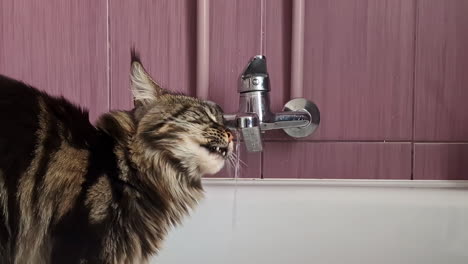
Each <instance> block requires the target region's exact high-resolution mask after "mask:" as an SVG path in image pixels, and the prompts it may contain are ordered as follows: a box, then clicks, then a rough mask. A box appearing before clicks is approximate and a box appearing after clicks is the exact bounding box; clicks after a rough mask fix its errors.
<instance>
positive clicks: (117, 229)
mask: <svg viewBox="0 0 468 264" xmlns="http://www.w3.org/2000/svg"><path fill="white" fill-rule="evenodd" d="M131 68H132V69H131V86H132V91H133V93H134V99H135V105H136V107H135V108H134V109H132V110H131V111H114V112H110V113H107V114H104V115H103V116H101V118H100V119H99V121H98V122H97V125H96V126H93V125H91V124H90V123H89V121H88V113H87V112H86V111H84V110H82V109H81V108H79V107H76V106H74V105H72V104H71V103H69V102H68V101H67V100H65V99H63V98H57V97H52V96H49V95H47V94H45V93H43V92H40V91H39V90H37V89H35V88H32V87H30V86H28V85H26V84H24V83H21V82H18V81H15V80H12V79H9V78H7V77H4V76H1V75H0V123H1V124H2V128H1V129H0V263H5V264H26V263H37V264H41V263H71V264H73V263H77V264H78V263H108V264H114V263H115V264H117V263H118V264H127V263H128V264H131V263H145V262H146V261H147V260H148V258H149V257H150V256H151V255H153V254H156V253H157V252H158V250H160V248H161V245H162V241H163V240H164V237H165V236H166V234H167V232H168V231H169V230H170V228H171V227H173V226H175V225H178V224H180V222H181V220H182V218H183V217H184V216H185V215H187V214H188V213H189V212H190V210H191V209H192V208H194V206H195V205H196V204H197V202H198V201H199V200H200V199H201V198H202V197H203V189H202V186H201V180H200V177H201V176H202V175H203V174H210V173H216V172H217V171H219V170H220V169H221V167H222V166H223V165H224V162H225V159H226V158H227V157H228V156H229V155H230V153H232V136H231V134H230V133H229V132H228V130H227V129H226V128H225V127H224V125H223V119H222V111H221V109H220V108H219V107H218V106H217V105H215V104H213V103H210V102H205V101H201V100H198V99H195V98H192V97H187V96H184V95H175V94H172V93H170V92H168V91H166V90H164V89H162V88H160V87H159V86H158V85H157V84H156V83H155V82H154V81H153V80H152V78H151V77H149V75H148V74H147V72H146V71H145V69H144V68H143V66H142V64H141V62H140V61H139V59H138V58H137V57H136V56H133V59H132V67H131Z"/></svg>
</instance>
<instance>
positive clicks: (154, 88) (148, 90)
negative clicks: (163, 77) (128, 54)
mask: <svg viewBox="0 0 468 264" xmlns="http://www.w3.org/2000/svg"><path fill="white" fill-rule="evenodd" d="M130 80H131V87H132V93H133V101H134V103H135V106H138V105H146V104H150V103H153V102H155V101H157V99H158V97H159V96H161V95H163V94H165V93H167V91H166V90H164V89H163V88H161V86H159V85H158V84H157V83H156V82H155V81H153V79H152V78H151V76H150V75H149V74H148V72H147V71H146V70H145V68H144V67H143V65H142V64H141V62H140V60H139V59H138V57H137V56H136V55H134V54H133V53H132V64H131V72H130Z"/></svg>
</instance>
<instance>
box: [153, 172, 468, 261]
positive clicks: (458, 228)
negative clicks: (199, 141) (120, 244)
mask: <svg viewBox="0 0 468 264" xmlns="http://www.w3.org/2000/svg"><path fill="white" fill-rule="evenodd" d="M457 184H459V183H456V184H455V185H457ZM439 185H440V186H445V187H447V186H453V185H454V183H453V182H449V183H443V182H440V183H439V182H425V183H418V182H404V181H403V182H402V181H397V182H383V181H378V182H372V181H361V182H359V181H357V182H356V181H353V182H349V181H263V180H260V181H258V180H257V181H242V182H241V183H238V184H237V187H236V186H235V185H234V183H233V182H232V181H230V182H228V181H205V189H206V190H207V194H206V199H205V200H204V201H203V202H202V204H201V205H200V206H199V207H198V209H197V210H196V211H195V213H194V214H193V215H192V217H190V218H187V219H186V221H185V223H184V226H183V227H179V228H177V229H176V230H174V231H172V232H171V233H170V235H169V237H168V239H167V241H166V243H165V247H164V248H163V250H162V251H161V253H160V256H159V257H157V258H155V259H154V260H153V261H152V262H151V263H152V264H153V263H158V264H173V263H177V264H181V263H190V264H198V263H200V264H211V263H213V264H215V263H216V264H231V263H236V264H237V263H243V264H250V263H252V264H253V263H255V264H262V263H268V264H274V263H278V264H279V263H282V264H283V263H313V264H387V263H388V264H390V263H391V264H419V263H421V264H423V263H424V264H432V263H434V264H436V263H437V264H467V263H468V189H463V188H459V189H456V188H427V187H431V186H432V187H434V186H439ZM459 185H460V186H462V185H464V186H466V183H460V184H459ZM378 186H381V187H378ZM392 186H393V187H392ZM411 186H412V187H411ZM414 186H418V188H415V187H414ZM408 187H410V188H408ZM424 187H426V188H424ZM236 189H237V190H236Z"/></svg>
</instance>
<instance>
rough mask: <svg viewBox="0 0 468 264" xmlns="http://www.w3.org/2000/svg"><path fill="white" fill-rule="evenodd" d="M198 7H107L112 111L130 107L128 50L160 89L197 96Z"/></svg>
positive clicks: (162, 1) (182, 3) (147, 2)
mask: <svg viewBox="0 0 468 264" xmlns="http://www.w3.org/2000/svg"><path fill="white" fill-rule="evenodd" d="M195 15H196V1H191V0H175V1H167V0H157V1H151V0H142V1H125V0H112V1H109V33H110V37H109V40H110V66H111V67H110V92H111V96H110V102H111V109H116V108H124V109H130V108H131V107H132V106H133V101H132V95H131V92H130V86H129V69H130V48H131V47H132V46H135V48H136V49H137V50H138V51H139V52H140V55H141V59H142V62H143V64H144V66H145V67H146V69H147V70H148V71H149V72H150V74H151V75H152V77H153V78H154V79H155V81H157V82H158V83H159V84H160V85H162V87H164V88H166V89H169V90H172V91H180V92H184V93H186V94H189V95H195V86H196V83H195V71H194V68H195V63H196V61H195V52H196V46H195V43H196V24H195V23H196V16H195Z"/></svg>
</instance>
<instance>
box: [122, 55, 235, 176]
mask: <svg viewBox="0 0 468 264" xmlns="http://www.w3.org/2000/svg"><path fill="white" fill-rule="evenodd" d="M130 76H131V88H132V92H133V99H134V103H135V111H134V112H135V117H136V119H137V127H136V135H135V136H136V137H137V138H138V140H139V141H140V142H141V144H143V148H144V149H145V151H147V152H148V155H151V153H152V152H154V151H158V152H160V153H161V152H163V153H166V154H167V155H168V156H169V157H171V158H173V159H172V160H169V162H173V163H176V164H172V165H173V166H179V167H180V168H181V169H184V170H187V171H188V172H190V173H191V174H196V175H204V174H214V173H217V172H218V171H219V170H221V168H222V167H223V166H224V164H225V161H226V160H227V159H228V158H229V156H230V155H231V153H232V151H233V142H232V141H233V136H232V134H231V132H230V131H229V130H228V129H227V128H226V127H225V126H224V119H223V111H222V109H221V108H220V107H219V106H218V105H217V104H215V103H213V102H209V101H203V100H200V99H197V98H193V97H190V96H185V95H181V94H175V93H171V92H169V91H168V90H165V89H163V88H161V87H160V86H159V85H158V84H157V83H156V82H155V81H154V80H153V79H152V78H151V77H150V75H149V74H148V72H147V71H146V70H145V68H144V67H143V65H142V63H141V61H140V60H139V58H138V57H137V56H135V55H134V56H132V63H131V74H130Z"/></svg>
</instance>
